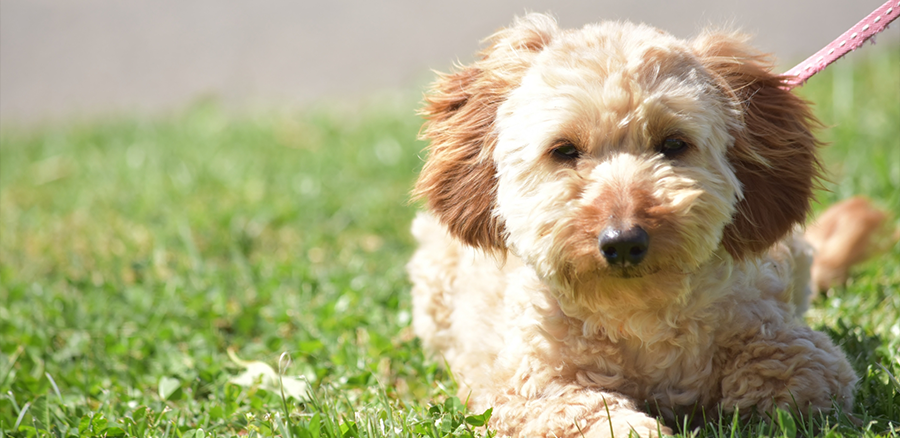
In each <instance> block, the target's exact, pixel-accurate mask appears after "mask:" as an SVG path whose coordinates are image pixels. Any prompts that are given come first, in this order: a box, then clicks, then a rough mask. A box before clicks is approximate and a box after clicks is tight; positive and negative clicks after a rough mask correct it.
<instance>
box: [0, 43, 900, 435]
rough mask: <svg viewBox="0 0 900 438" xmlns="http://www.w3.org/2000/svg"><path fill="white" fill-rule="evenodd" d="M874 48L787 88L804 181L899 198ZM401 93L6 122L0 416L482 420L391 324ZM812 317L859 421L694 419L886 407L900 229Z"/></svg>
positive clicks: (245, 427)
mask: <svg viewBox="0 0 900 438" xmlns="http://www.w3.org/2000/svg"><path fill="white" fill-rule="evenodd" d="M878 53H879V56H872V57H870V58H868V59H866V60H862V61H861V62H860V63H859V64H852V63H849V62H844V63H839V64H837V67H835V68H831V69H829V70H827V71H826V72H824V73H822V74H820V75H819V76H817V77H816V78H814V79H813V80H812V81H811V82H810V83H809V84H807V85H806V86H804V87H803V88H802V89H801V93H802V94H803V95H804V96H806V97H807V98H808V99H810V100H812V101H813V102H815V103H816V104H817V111H818V112H819V114H820V116H821V117H822V119H823V120H824V121H825V122H826V123H827V124H828V125H831V126H833V127H832V128H831V129H829V130H828V131H826V132H823V134H822V137H823V139H825V140H826V141H829V142H830V143H831V146H829V147H828V148H827V149H825V150H824V151H823V153H824V160H825V163H826V165H827V167H828V170H829V172H830V178H831V180H832V182H831V183H829V184H828V188H829V189H830V192H824V193H822V194H820V196H819V198H820V200H822V203H823V204H825V205H827V204H829V203H833V202H834V201H836V200H838V199H842V198H845V197H847V196H850V195H853V194H866V195H868V196H870V197H871V198H873V199H875V200H876V202H878V203H879V204H880V205H881V206H882V207H884V208H887V209H889V210H891V211H892V212H893V213H894V214H897V213H898V212H900V190H898V187H900V55H898V52H897V51H896V50H895V51H890V50H887V51H881V52H878ZM848 90H852V91H848ZM415 106H416V102H415V99H371V100H369V101H367V102H363V103H360V104H359V105H356V106H353V107H344V108H340V109H337V108H330V109H310V110H309V111H306V112H303V113H297V114H267V115H260V116H258V117H250V116H235V115H230V114H228V113H226V112H224V111H221V110H219V109H217V107H216V106H215V105H208V104H207V105H198V106H196V107H194V108H192V109H190V110H188V111H186V112H184V113H183V114H179V115H175V116H171V117H159V118H155V119H149V120H148V119H144V118H137V117H120V118H113V119H108V120H105V121H100V122H94V123H82V124H57V125H52V126H43V127H40V128H30V129H4V131H3V132H2V135H0V154H2V156H0V158H2V159H0V437H2V436H4V435H14V436H19V435H21V436H29V435H54V436H103V435H108V436H114V435H124V434H128V435H137V436H143V435H153V436H182V437H184V436H207V435H209V434H211V435H214V436H229V435H237V434H249V435H251V436H255V435H257V434H259V435H273V434H278V435H281V436H285V437H287V436H295V437H315V436H326V437H338V436H395V435H399V436H435V437H437V436H447V435H448V434H451V435H454V436H467V435H470V434H476V435H481V434H484V433H485V431H484V430H483V429H479V428H477V427H476V426H477V425H478V424H479V423H480V422H482V421H483V419H484V418H483V417H482V416H478V415H475V414H480V413H464V412H463V408H462V406H461V404H460V403H459V401H458V400H456V399H455V398H452V397H448V394H453V393H454V392H455V391H454V387H455V384H454V382H453V380H452V377H451V376H449V375H448V374H447V373H445V372H443V371H441V370H440V369H439V368H438V366H437V364H436V363H434V362H433V361H431V360H429V359H427V358H425V357H424V356H423V354H422V352H421V348H420V345H419V343H418V341H417V340H415V339H414V338H413V337H412V336H411V334H410V328H409V318H410V317H409V315H410V310H409V309H410V300H409V297H408V289H409V284H408V282H407V280H406V278H405V272H404V264H405V262H406V260H407V259H408V257H409V255H410V253H411V251H412V241H411V238H410V236H409V234H408V231H407V230H408V226H409V223H410V220H411V218H412V216H413V214H414V212H415V207H414V206H410V205H409V204H408V191H409V189H410V187H411V184H412V181H413V180H414V178H415V175H416V171H417V169H418V168H419V166H420V165H421V149H422V147H423V146H424V145H423V144H422V143H420V142H417V141H416V140H415V137H416V133H417V131H418V129H419V125H420V123H421V121H420V120H419V119H418V118H417V117H416V116H415V115H414V113H413V111H414V108H415ZM817 208H819V209H820V208H821V207H818V206H817ZM809 321H810V323H811V324H812V325H813V326H814V327H815V328H817V329H820V330H824V331H826V332H828V333H829V334H830V335H831V336H832V337H833V338H834V339H835V340H836V341H837V342H838V343H840V344H841V345H842V346H843V348H844V349H845V350H846V351H847V353H848V354H849V356H850V358H851V360H852V362H853V364H854V366H855V368H856V370H857V371H858V373H859V374H860V376H862V381H861V383H860V386H859V391H858V396H857V402H856V405H855V407H854V409H853V415H854V416H855V417H856V418H858V419H859V420H861V421H860V422H859V424H854V422H852V421H850V420H848V419H847V417H840V418H835V417H826V418H815V419H813V420H812V421H813V423H814V426H813V425H811V423H809V422H808V421H807V420H804V419H799V418H794V417H791V416H790V415H787V414H786V413H782V415H779V417H778V419H777V421H775V422H774V423H768V422H746V423H745V422H736V423H733V422H732V419H730V418H726V419H723V420H721V421H719V422H716V423H713V424H710V425H709V426H707V427H706V428H705V429H703V430H701V431H699V433H700V435H701V436H733V435H747V436H758V435H777V436H795V435H799V434H804V435H810V434H814V433H819V434H823V435H829V436H856V435H867V436H873V435H877V434H889V433H891V431H894V432H893V433H895V434H896V433H897V432H896V431H898V430H900V384H898V382H897V380H896V378H897V377H900V353H898V351H900V248H898V246H896V245H895V246H894V247H893V249H892V250H891V251H890V252H889V253H888V254H886V255H883V256H881V257H879V258H877V259H875V260H873V261H870V262H868V263H866V264H864V265H862V266H860V267H859V268H858V269H856V270H855V271H854V276H853V279H852V280H851V282H850V283H849V284H848V286H847V287H846V288H845V289H840V290H836V291H833V292H832V293H830V294H829V295H828V296H827V297H824V298H823V299H821V300H819V301H817V302H816V303H814V306H813V309H811V311H810V314H809ZM229 349H234V351H235V352H236V354H237V355H238V356H239V357H241V358H242V359H244V360H259V361H263V362H266V363H268V364H270V365H272V366H273V367H275V368H276V369H280V370H281V371H282V372H283V373H284V374H285V375H287V376H292V377H297V378H302V379H306V380H307V381H309V382H310V389H311V391H310V392H311V397H310V398H308V399H304V400H296V399H293V398H283V397H282V395H281V394H280V392H279V391H270V390H266V389H263V388H262V387H261V386H254V387H250V388H247V387H242V386H238V385H234V384H231V383H229V379H230V378H232V377H234V376H236V375H238V374H239V373H240V372H241V371H242V369H241V368H240V367H239V366H237V365H236V364H235V363H234V362H232V360H231V359H229V357H228V350H229ZM285 352H286V353H287V354H288V356H289V360H288V357H287V356H285V357H282V353H285ZM467 415H468V418H466V416H467ZM813 428H817V429H816V431H814V430H813Z"/></svg>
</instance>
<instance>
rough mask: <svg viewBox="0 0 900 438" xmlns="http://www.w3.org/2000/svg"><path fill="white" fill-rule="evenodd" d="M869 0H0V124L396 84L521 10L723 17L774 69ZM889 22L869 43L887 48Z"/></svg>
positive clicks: (419, 76) (421, 75) (285, 102)
mask: <svg viewBox="0 0 900 438" xmlns="http://www.w3.org/2000/svg"><path fill="white" fill-rule="evenodd" d="M881 3H882V2H881V0H854V1H848V0H756V1H753V2H749V1H738V0H701V1H695V2H690V3H689V2H673V1H668V0H654V1H612V0H590V1H582V2H577V3H572V2H559V1H549V0H522V1H510V0H498V1H494V0H477V1H476V0H453V1H431V0H426V1H423V0H398V1H388V2H370V1H364V0H355V1H327V2H326V1H318V2H313V1H296V0H254V1H247V0H129V1H127V2H123V1H121V0H79V1H71V0H0V123H4V124H5V123H11V122H12V123H18V122H27V123H30V122H35V121H40V120H47V119H65V118H72V117H78V118H82V117H92V116H97V115H102V114H108V113H111V112H115V111H123V110H124V111H146V112H160V111H166V110H172V109H178V108H183V107H184V106H185V105H188V104H189V103H190V102H191V101H193V100H195V99H197V98H199V97H203V96H215V97H217V98H218V99H219V100H221V101H222V102H223V103H224V104H225V105H227V106H229V107H237V108H248V109H252V108H272V107H284V106H300V105H307V104H309V103H310V102H314V101H316V100H320V99H327V98H340V99H352V98H354V97H355V96H359V95H363V94H366V93H370V92H372V91H374V90H380V89H401V88H408V87H410V86H413V85H416V84H423V83H424V82H426V81H427V79H428V77H429V76H430V74H429V69H438V70H446V69H447V68H449V66H450V64H451V62H452V61H453V60H455V59H460V60H463V61H465V60H468V59H471V56H472V54H473V53H474V52H475V51H476V50H477V49H478V47H479V45H478V41H479V40H480V39H481V38H484V37H485V36H487V35H489V34H490V33H491V32H492V31H494V30H496V29H497V28H498V27H501V26H504V25H506V24H508V23H510V21H511V19H512V17H513V16H514V15H516V14H521V13H523V12H524V11H526V10H530V11H539V12H544V11H552V12H554V13H555V14H556V15H557V16H558V17H559V21H560V24H561V25H562V26H564V27H576V26H581V25H583V24H585V23H587V22H592V21H598V20H599V19H628V20H632V21H643V22H646V23H649V24H652V25H654V26H657V27H660V28H663V29H666V30H668V31H669V32H671V33H673V34H675V35H677V36H681V37H689V36H691V35H693V34H695V33H696V32H697V31H698V30H699V29H701V28H703V27H706V26H708V25H711V24H712V25H722V24H729V23H730V24H732V25H733V26H739V27H741V28H742V29H744V30H746V31H749V32H752V33H754V34H756V35H757V37H756V39H755V42H756V44H757V45H758V46H759V47H761V48H763V49H765V50H768V51H771V52H774V53H775V54H776V55H778V56H779V57H780V58H781V59H783V60H785V62H784V63H782V68H783V69H787V68H789V67H790V66H791V65H788V64H790V63H793V62H795V61H799V60H801V59H802V58H804V57H806V56H807V55H808V54H811V53H813V52H815V51H816V50H817V49H819V48H820V47H822V46H824V45H825V44H826V43H828V42H830V41H831V40H832V39H833V38H835V37H837V36H838V35H840V34H841V33H842V32H843V31H844V30H846V29H847V28H849V27H850V26H851V25H853V24H854V23H856V21H858V20H859V19H861V18H862V17H864V16H865V15H866V14H868V13H869V12H870V11H872V10H873V9H874V8H875V7H876V6H878V5H879V4H881ZM775 11H777V12H775ZM813 17H814V18H813ZM898 28H900V24H896V23H895V25H894V26H893V28H892V29H889V30H888V31H887V32H886V33H885V34H883V35H882V36H881V37H880V38H879V43H880V44H879V46H881V50H884V48H885V47H892V48H893V49H894V50H896V48H897V47H900V32H898ZM877 50H878V46H876V48H872V47H871V46H869V45H867V46H866V47H865V48H864V50H862V51H863V52H869V51H872V52H874V51H877ZM858 56H864V55H860V54H859V52H857V53H854V54H852V57H858ZM843 62H846V60H844V61H843Z"/></svg>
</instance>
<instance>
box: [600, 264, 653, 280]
mask: <svg viewBox="0 0 900 438" xmlns="http://www.w3.org/2000/svg"><path fill="white" fill-rule="evenodd" d="M657 272H659V268H649V267H644V266H610V267H608V271H607V274H608V275H609V276H611V277H616V278H622V279H626V280H627V279H635V278H642V277H648V276H650V275H653V274H656V273H657Z"/></svg>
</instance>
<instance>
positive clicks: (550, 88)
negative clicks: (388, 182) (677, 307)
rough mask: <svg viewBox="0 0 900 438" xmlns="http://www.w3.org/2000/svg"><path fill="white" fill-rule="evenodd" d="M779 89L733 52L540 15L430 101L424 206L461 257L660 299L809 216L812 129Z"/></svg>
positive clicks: (745, 56) (723, 43)
mask: <svg viewBox="0 0 900 438" xmlns="http://www.w3.org/2000/svg"><path fill="white" fill-rule="evenodd" d="M780 85H781V84H780V81H779V79H778V78H777V77H776V76H774V75H771V74H769V73H768V71H767V70H766V69H765V66H764V65H761V64H760V57H759V56H758V55H755V54H753V52H751V51H750V49H749V48H747V47H746V46H745V45H744V44H743V42H742V41H741V40H740V39H739V38H738V37H736V36H734V35H708V36H706V37H701V38H700V39H698V40H696V41H694V42H692V43H691V42H686V41H682V40H678V39H676V38H673V37H671V36H669V35H666V34H663V33H661V32H659V31H657V30H655V29H652V28H649V27H646V26H635V25H630V24H619V23H604V24H601V25H596V26H587V27H585V28H583V29H581V30H577V31H560V30H558V29H557V28H556V26H555V23H553V22H552V20H550V19H548V18H546V17H544V16H540V15H531V16H528V17H526V18H525V19H523V20H520V21H519V22H518V23H517V25H516V26H514V27H512V28H510V29H506V30H503V31H501V32H499V33H498V34H496V35H495V36H494V37H493V45H492V46H491V47H490V48H489V49H487V50H486V52H485V53H484V57H483V59H482V60H481V61H479V62H476V63H475V64H474V65H473V66H470V67H467V68H465V69H463V70H462V71H461V72H459V73H456V74H454V75H449V76H444V77H442V78H441V79H440V80H439V81H438V83H437V84H436V87H435V90H434V92H433V93H432V95H431V96H429V97H428V99H429V106H428V107H426V109H425V114H426V115H427V116H428V117H429V119H430V121H429V124H428V126H427V129H426V131H425V137H426V138H429V139H431V140H432V145H431V154H430V157H429V161H428V162H427V163H426V165H425V168H424V169H423V171H422V175H421V177H420V180H419V183H418V184H417V193H418V194H419V195H420V196H424V197H427V199H428V204H429V207H430V208H431V209H432V211H434V212H435V214H436V215H437V216H438V217H439V218H440V219H441V220H442V221H443V222H444V224H445V225H447V226H448V228H449V229H450V231H451V232H452V233H453V234H455V235H456V236H457V237H458V238H460V239H461V240H463V241H465V242H467V243H469V244H471V245H474V246H478V247H482V248H485V249H492V250H506V249H509V250H511V251H512V252H513V253H515V254H516V255H518V256H520V257H522V258H523V259H524V260H525V261H526V262H527V263H528V264H529V265H531V266H532V267H533V268H534V269H535V270H536V271H537V273H538V275H539V276H540V277H542V278H543V279H545V280H547V281H550V282H553V283H556V284H558V285H561V286H563V288H564V289H581V288H580V287H578V286H587V287H590V288H591V289H594V290H596V289H598V288H602V287H601V286H602V285H604V284H605V285H615V286H614V287H615V289H617V290H622V286H623V285H632V286H635V287H638V288H639V287H641V286H640V285H641V284H642V283H652V284H660V281H659V280H660V276H666V277H672V278H673V279H674V278H678V277H679V276H683V275H685V274H688V273H690V272H693V271H695V270H696V269H698V267H699V266H701V265H702V264H704V263H705V262H707V261H708V260H709V259H710V258H711V257H715V256H720V257H721V256H725V257H727V256H729V254H730V256H732V257H737V258H742V257H746V256H749V255H752V254H755V253H758V252H760V251H762V250H764V249H766V248H767V247H768V246H770V245H771V244H772V243H773V242H774V241H775V240H777V239H779V238H781V237H782V236H783V235H784V234H785V233H786V232H788V231H789V230H790V228H791V227H792V226H793V224H794V223H797V222H798V221H801V220H802V219H803V217H804V216H805V213H806V210H807V209H808V203H809V197H810V193H811V188H812V184H813V179H814V177H815V175H816V161H815V156H814V149H815V140H814V139H813V137H812V135H811V134H810V130H809V125H810V124H811V123H813V122H812V121H811V117H810V115H809V113H808V109H807V108H806V105H805V104H804V103H803V102H802V101H800V100H799V99H797V98H796V97H794V96H792V95H791V94H789V93H788V92H786V91H784V90H782V89H780V88H779V86H780Z"/></svg>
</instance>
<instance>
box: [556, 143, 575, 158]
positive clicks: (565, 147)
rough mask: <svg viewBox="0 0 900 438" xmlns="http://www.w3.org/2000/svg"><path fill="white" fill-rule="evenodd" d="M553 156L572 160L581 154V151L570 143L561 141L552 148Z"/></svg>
mask: <svg viewBox="0 0 900 438" xmlns="http://www.w3.org/2000/svg"><path fill="white" fill-rule="evenodd" d="M553 156H554V157H556V158H559V159H560V160H564V161H572V160H575V159H577V158H578V157H580V156H581V151H579V150H578V148H576V147H575V145H573V144H572V143H562V144H560V145H559V146H557V147H555V148H553Z"/></svg>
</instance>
